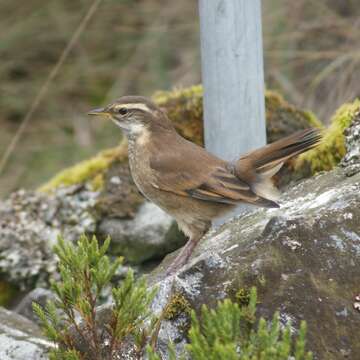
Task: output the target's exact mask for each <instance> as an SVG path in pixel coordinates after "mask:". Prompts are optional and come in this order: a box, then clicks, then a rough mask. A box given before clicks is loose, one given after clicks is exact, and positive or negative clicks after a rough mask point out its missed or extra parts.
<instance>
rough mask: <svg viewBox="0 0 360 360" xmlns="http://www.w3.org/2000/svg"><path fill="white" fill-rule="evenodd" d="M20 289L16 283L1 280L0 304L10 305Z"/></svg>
mask: <svg viewBox="0 0 360 360" xmlns="http://www.w3.org/2000/svg"><path fill="white" fill-rule="evenodd" d="M17 292H18V290H17V289H16V288H15V287H14V285H11V284H9V283H8V282H6V281H3V280H0V306H8V305H9V304H10V302H11V301H12V300H13V299H14V297H15V296H16V294H17Z"/></svg>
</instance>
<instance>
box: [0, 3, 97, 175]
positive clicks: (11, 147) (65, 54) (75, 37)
mask: <svg viewBox="0 0 360 360" xmlns="http://www.w3.org/2000/svg"><path fill="white" fill-rule="evenodd" d="M101 2H102V0H94V2H93V3H92V5H91V6H90V8H89V10H88V12H87V13H86V15H85V17H84V18H83V19H82V21H81V22H80V24H79V26H78V27H77V29H76V30H75V32H74V34H73V35H72V37H71V39H70V40H69V42H68V43H67V45H66V47H65V48H64V50H63V52H62V53H61V56H60V57H59V60H58V61H57V63H56V64H55V66H54V67H53V69H52V70H51V72H50V74H49V76H48V77H47V78H46V80H45V82H44V84H43V85H42V86H41V88H40V91H39V92H38V94H37V95H36V97H35V99H34V101H33V103H32V104H31V107H30V109H29V111H28V112H27V113H26V115H25V117H24V119H23V120H22V122H21V124H20V126H19V128H18V129H17V131H16V133H15V135H14V137H13V138H12V140H11V142H10V144H9V146H8V147H7V149H6V151H5V153H4V155H3V156H2V157H1V161H0V175H1V174H2V172H3V170H4V169H5V167H6V165H7V163H8V160H9V158H10V156H11V154H12V153H13V152H14V150H15V148H16V145H17V144H18V142H19V140H20V138H21V136H22V134H23V133H24V131H25V129H26V127H27V125H28V123H29V121H30V119H31V117H32V115H33V114H34V112H35V111H36V110H37V108H38V106H39V105H40V103H41V101H42V100H43V98H44V96H45V95H46V92H47V90H48V88H49V85H50V83H51V82H52V81H53V80H54V78H55V77H56V75H57V74H58V72H59V70H60V68H61V67H62V65H63V64H64V62H65V60H66V59H67V57H68V55H69V54H70V52H71V50H72V49H73V48H74V46H75V45H76V43H77V41H78V40H79V37H80V35H81V33H82V32H83V31H84V29H85V27H86V25H87V24H88V22H89V21H90V19H91V18H92V16H93V15H94V13H95V11H96V10H97V8H98V7H99V5H100V3H101Z"/></svg>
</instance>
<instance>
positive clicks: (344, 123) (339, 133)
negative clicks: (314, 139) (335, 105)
mask: <svg viewBox="0 0 360 360" xmlns="http://www.w3.org/2000/svg"><path fill="white" fill-rule="evenodd" d="M359 112H360V100H359V99H357V100H355V101H354V102H352V103H347V104H344V105H342V106H341V107H340V108H339V109H338V110H337V112H336V113H335V115H334V116H333V118H332V120H331V124H330V127H329V128H328V129H327V130H326V131H325V132H324V138H323V141H322V142H321V144H320V145H319V146H318V147H317V148H315V149H313V150H310V151H308V152H306V153H304V154H302V155H301V156H299V158H298V159H297V160H296V163H295V166H294V168H295V171H296V172H298V173H299V174H301V175H302V176H303V177H305V176H309V175H314V174H315V173H317V172H320V171H324V170H325V171H329V170H331V169H333V168H334V167H335V166H336V165H338V164H339V162H340V161H341V159H342V158H343V157H344V155H345V154H346V147H345V136H344V132H345V130H346V129H347V128H348V127H349V126H350V125H351V123H352V122H353V120H354V119H355V117H356V116H357V115H358V114H359Z"/></svg>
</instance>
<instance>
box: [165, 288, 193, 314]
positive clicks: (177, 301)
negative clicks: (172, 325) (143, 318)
mask: <svg viewBox="0 0 360 360" xmlns="http://www.w3.org/2000/svg"><path fill="white" fill-rule="evenodd" d="M190 313H191V306H190V303H189V302H188V301H187V300H186V298H185V297H184V295H182V294H180V293H175V294H174V295H173V296H172V297H171V299H170V300H169V302H168V303H167V305H166V307H165V309H164V314H163V318H164V319H165V320H174V319H175V318H177V317H178V316H179V315H181V314H185V315H190Z"/></svg>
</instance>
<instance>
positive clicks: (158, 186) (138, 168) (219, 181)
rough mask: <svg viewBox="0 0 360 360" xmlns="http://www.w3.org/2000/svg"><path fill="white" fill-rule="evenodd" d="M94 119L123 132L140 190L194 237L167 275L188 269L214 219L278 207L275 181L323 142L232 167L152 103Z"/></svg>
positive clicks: (282, 143) (275, 146)
mask: <svg viewBox="0 0 360 360" xmlns="http://www.w3.org/2000/svg"><path fill="white" fill-rule="evenodd" d="M89 114H90V115H106V116H108V117H109V118H110V119H111V120H112V121H113V122H114V123H115V124H116V125H117V126H119V127H120V128H121V129H123V131H124V132H125V134H126V136H127V138H128V154H129V163H130V170H131V174H132V177H133V179H134V182H135V184H136V185H137V187H138V188H139V190H140V191H141V192H142V194H143V195H144V196H145V197H146V198H148V199H149V200H150V201H152V202H154V203H155V204H157V205H158V206H159V207H160V208H162V209H163V210H164V211H165V212H167V213H169V214H170V215H172V216H173V217H174V218H175V219H176V221H177V223H178V226H179V228H180V229H181V230H182V231H183V232H184V233H185V235H186V236H188V237H189V240H188V242H187V244H186V245H185V246H184V247H183V249H182V250H181V252H180V254H179V255H178V256H177V258H176V259H175V261H174V262H173V263H172V264H171V266H170V268H169V269H168V274H169V273H172V272H173V271H175V270H177V269H178V268H179V267H181V266H182V265H184V264H185V263H186V261H187V260H188V258H189V256H190V255H191V253H192V251H193V249H194V247H195V246H196V244H197V243H198V242H199V240H200V239H201V238H202V237H203V235H204V234H205V233H206V232H207V231H208V230H209V228H210V226H211V221H212V220H213V219H215V218H217V217H219V216H222V215H224V214H225V213H227V212H229V211H231V210H233V209H234V208H235V207H236V206H237V205H238V204H240V203H248V204H253V205H257V206H261V207H268V208H271V207H279V205H278V204H277V202H276V195H277V189H276V188H275V187H274V186H273V184H272V181H271V177H272V176H274V175H275V174H276V173H277V172H278V171H279V170H280V168H281V166H282V165H283V163H284V162H285V161H286V160H287V159H289V158H291V157H293V156H295V155H298V154H301V153H303V152H305V151H307V150H309V149H311V148H313V147H315V146H316V145H317V144H318V143H319V142H320V140H321V134H320V131H319V130H318V129H307V130H304V131H299V132H297V133H295V134H294V135H291V136H289V137H286V138H284V139H281V140H279V141H276V142H274V143H272V144H270V145H267V146H264V147H262V148H260V149H257V150H255V151H251V152H249V153H247V154H245V155H243V156H241V157H240V158H239V159H238V160H237V161H235V162H227V161H224V160H222V159H220V158H218V157H216V156H214V155H212V154H210V153H209V152H207V151H206V150H205V149H204V148H202V147H200V146H198V145H196V144H194V143H192V142H190V141H188V140H186V139H184V138H183V137H181V136H180V135H179V134H178V133H177V132H176V130H175V128H174V126H173V124H172V123H171V121H170V120H169V119H168V117H167V115H166V113H165V112H164V111H162V110H161V109H160V108H159V107H158V106H156V105H155V104H154V103H153V102H152V101H150V100H149V99H147V98H144V97H140V96H124V97H121V98H120V99H119V100H117V101H115V102H114V103H112V104H110V105H108V106H106V107H105V108H101V109H95V110H92V111H90V112H89Z"/></svg>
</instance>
